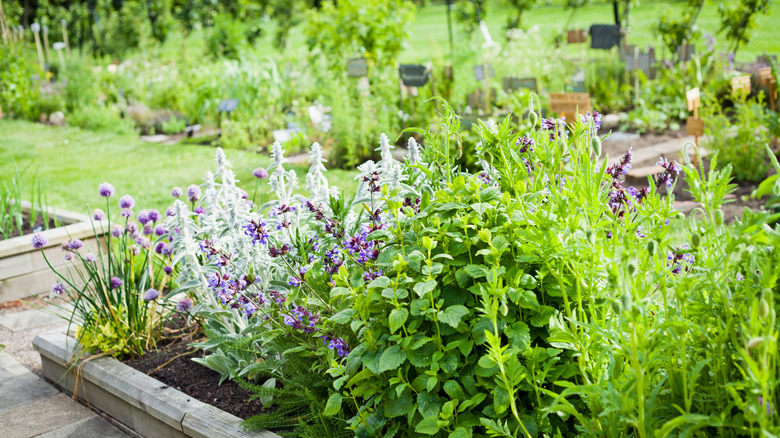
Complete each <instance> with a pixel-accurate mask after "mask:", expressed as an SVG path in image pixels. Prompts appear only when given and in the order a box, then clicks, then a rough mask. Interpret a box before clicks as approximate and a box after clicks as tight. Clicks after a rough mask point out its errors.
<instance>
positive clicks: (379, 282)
mask: <svg viewBox="0 0 780 438" xmlns="http://www.w3.org/2000/svg"><path fill="white" fill-rule="evenodd" d="M390 286H392V282H391V281H390V279H389V278H387V277H385V276H382V277H379V278H375V279H374V281H372V282H371V283H369V284H368V287H369V288H370V289H384V288H386V287H390Z"/></svg>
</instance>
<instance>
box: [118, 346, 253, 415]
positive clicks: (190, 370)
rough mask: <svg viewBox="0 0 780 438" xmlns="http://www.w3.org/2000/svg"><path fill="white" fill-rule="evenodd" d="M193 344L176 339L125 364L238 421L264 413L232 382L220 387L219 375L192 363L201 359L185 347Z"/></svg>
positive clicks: (247, 393)
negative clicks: (196, 358)
mask: <svg viewBox="0 0 780 438" xmlns="http://www.w3.org/2000/svg"><path fill="white" fill-rule="evenodd" d="M195 341H196V339H191V338H189V337H180V338H178V339H176V340H175V341H173V342H170V343H168V344H167V345H162V346H158V349H157V350H156V351H150V352H147V353H146V354H145V355H144V356H141V357H139V358H135V359H130V360H127V361H125V364H126V365H128V366H131V367H133V368H135V369H136V370H138V371H141V372H142V373H145V374H148V375H149V376H151V377H154V378H155V379H157V380H159V381H161V382H162V383H164V384H166V385H168V386H170V387H172V388H174V389H177V390H179V391H181V392H183V393H185V394H187V395H189V396H190V397H192V398H194V399H197V400H200V401H202V402H203V403H208V404H210V405H212V406H214V407H217V408H219V409H222V410H223V411H225V412H228V413H231V414H233V415H235V416H236V417H239V418H241V419H247V418H249V417H251V416H252V415H255V414H259V413H262V412H265V411H266V409H265V408H263V405H262V404H261V403H260V401H259V400H252V401H249V397H250V396H251V395H252V394H251V392H249V391H247V390H245V389H242V388H241V387H240V386H238V384H237V383H235V382H232V381H226V382H225V383H223V384H222V385H220V384H219V373H217V372H216V371H213V370H211V369H209V368H207V367H205V366H203V365H201V364H199V363H196V362H193V361H192V358H193V357H203V356H204V354H203V351H201V350H198V349H196V348H194V347H189V346H188V345H187V344H189V343H191V342H195Z"/></svg>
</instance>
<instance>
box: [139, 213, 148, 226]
mask: <svg viewBox="0 0 780 438" xmlns="http://www.w3.org/2000/svg"><path fill="white" fill-rule="evenodd" d="M136 218H137V219H138V222H140V223H141V225H146V223H147V222H149V212H148V211H146V210H141V211H139V212H138V216H136Z"/></svg>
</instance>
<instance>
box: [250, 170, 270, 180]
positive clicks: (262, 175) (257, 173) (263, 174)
mask: <svg viewBox="0 0 780 438" xmlns="http://www.w3.org/2000/svg"><path fill="white" fill-rule="evenodd" d="M252 175H254V177H255V178H257V179H266V178H268V171H267V170H265V169H264V168H262V167H258V168H257V169H255V170H253V171H252Z"/></svg>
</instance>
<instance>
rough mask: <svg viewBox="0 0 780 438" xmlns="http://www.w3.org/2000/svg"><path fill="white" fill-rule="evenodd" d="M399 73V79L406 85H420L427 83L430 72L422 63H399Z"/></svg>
mask: <svg viewBox="0 0 780 438" xmlns="http://www.w3.org/2000/svg"><path fill="white" fill-rule="evenodd" d="M398 72H399V73H400V75H401V81H402V82H403V84H404V85H405V86H407V87H422V86H423V85H425V84H427V83H428V77H429V76H430V74H429V73H428V71H427V69H426V68H425V66H424V65H420V64H401V65H400V66H399V67H398Z"/></svg>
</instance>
